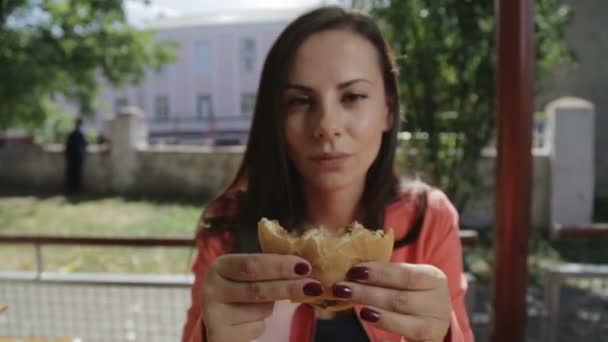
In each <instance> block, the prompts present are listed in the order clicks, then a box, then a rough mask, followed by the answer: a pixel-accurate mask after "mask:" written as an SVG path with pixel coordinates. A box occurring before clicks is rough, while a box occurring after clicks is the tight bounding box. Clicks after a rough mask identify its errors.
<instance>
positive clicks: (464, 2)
mask: <svg viewBox="0 0 608 342" xmlns="http://www.w3.org/2000/svg"><path fill="white" fill-rule="evenodd" d="M353 3H354V6H355V7H357V6H359V7H361V6H363V7H367V10H368V11H369V12H370V13H371V14H372V15H373V16H374V17H376V18H377V20H378V22H379V24H380V25H381V27H382V29H383V31H384V33H385V34H386V36H387V38H388V40H389V43H390V44H391V46H392V47H393V49H394V50H395V53H396V55H397V57H398V66H399V83H400V98H401V103H402V106H403V108H401V110H402V111H401V113H402V114H403V115H404V117H405V120H404V123H403V127H402V129H403V130H404V131H408V132H412V134H413V136H412V139H410V140H408V141H407V143H405V146H404V147H406V148H404V149H403V150H404V152H405V154H403V155H402V157H403V161H404V163H405V165H406V167H407V169H408V170H415V171H420V172H421V174H422V175H423V178H425V177H426V180H427V181H429V182H431V183H432V184H434V185H437V186H440V187H441V188H442V189H444V190H445V191H447V192H448V194H449V195H450V196H451V197H452V198H453V199H454V201H455V202H456V204H457V206H458V207H459V208H460V209H462V208H463V207H464V205H465V203H466V202H467V200H468V199H469V197H470V195H471V194H472V192H473V191H474V189H476V188H477V186H478V185H479V182H478V180H479V177H478V174H477V172H476V170H477V165H478V163H479V160H480V158H481V151H482V149H483V148H484V147H486V146H488V144H489V143H490V141H491V139H492V138H493V135H494V132H495V108H496V103H495V97H496V86H495V85H496V80H495V75H496V42H495V36H496V22H497V20H496V9H495V7H494V4H495V1H493V0H407V1H403V0H393V1H388V0H375V1H372V2H368V1H354V2H353ZM535 4H536V6H535V7H536V8H535V10H536V15H535V28H536V66H537V68H536V72H537V75H536V76H537V79H539V77H542V75H543V74H544V73H546V72H547V71H549V70H551V68H552V67H553V66H554V65H556V64H557V63H560V62H565V61H569V60H570V56H571V53H570V52H569V51H568V49H567V47H566V45H565V43H564V40H563V29H564V27H565V25H566V23H567V22H568V19H569V17H570V10H569V8H568V7H566V6H564V5H560V4H559V3H558V1H557V0H537V1H535ZM370 5H371V6H370ZM514 39H515V38H514ZM530 129H531V130H532V127H531V128H530ZM522 134H532V131H530V132H522ZM412 151H415V153H410V152H412Z"/></svg>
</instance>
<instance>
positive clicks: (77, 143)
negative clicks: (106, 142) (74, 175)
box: [65, 129, 87, 159]
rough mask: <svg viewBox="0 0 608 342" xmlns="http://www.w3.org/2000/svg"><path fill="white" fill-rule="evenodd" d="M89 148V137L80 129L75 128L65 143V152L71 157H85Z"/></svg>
mask: <svg viewBox="0 0 608 342" xmlns="http://www.w3.org/2000/svg"><path fill="white" fill-rule="evenodd" d="M86 148H87V139H86V138H85V136H84V134H82V132H81V131H80V130H79V129H75V130H73V131H72V132H71V133H70V135H69V136H68V139H67V142H66V144H65V154H66V156H67V157H68V158H71V159H83V158H84V155H85V152H86Z"/></svg>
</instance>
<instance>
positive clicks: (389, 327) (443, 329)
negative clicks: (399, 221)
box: [333, 262, 452, 342]
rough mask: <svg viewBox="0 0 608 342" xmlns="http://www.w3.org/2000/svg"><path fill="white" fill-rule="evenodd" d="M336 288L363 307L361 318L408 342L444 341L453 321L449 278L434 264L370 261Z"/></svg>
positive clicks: (356, 267)
mask: <svg viewBox="0 0 608 342" xmlns="http://www.w3.org/2000/svg"><path fill="white" fill-rule="evenodd" d="M348 279H349V281H346V282H340V283H338V284H336V285H334V287H333V292H334V295H335V296H336V297H342V298H352V299H353V300H354V301H355V302H357V303H360V304H363V305H364V308H363V309H361V318H362V319H363V320H366V321H368V322H371V323H373V324H375V325H376V326H378V327H379V328H381V329H383V330H386V331H390V332H393V333H396V334H399V335H401V336H403V337H405V339H406V340H408V341H432V342H439V341H443V340H444V338H445V336H446V334H447V331H448V328H449V326H450V321H451V312H452V308H451V300H450V293H449V289H448V283H447V278H446V276H445V274H444V273H443V272H442V271H441V270H439V269H438V268H436V267H434V266H431V265H414V264H405V263H379V262H367V263H362V264H359V265H356V266H355V267H353V268H351V270H350V271H349V273H348Z"/></svg>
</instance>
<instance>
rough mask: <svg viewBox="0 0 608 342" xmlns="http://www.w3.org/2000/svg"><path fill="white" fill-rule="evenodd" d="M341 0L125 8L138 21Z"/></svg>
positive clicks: (187, 1)
mask: <svg viewBox="0 0 608 342" xmlns="http://www.w3.org/2000/svg"><path fill="white" fill-rule="evenodd" d="M340 2H341V0H151V1H150V5H147V6H145V5H143V4H142V3H143V0H127V1H126V10H127V14H128V16H129V18H130V20H131V21H132V22H135V23H137V22H140V21H142V20H144V21H145V20H149V19H151V18H153V17H157V16H158V14H159V13H162V14H164V15H165V16H180V15H185V16H187V15H192V14H196V13H205V12H207V13H217V12H225V11H233V10H250V9H289V8H302V7H312V6H318V5H321V4H327V3H331V4H337V3H340Z"/></svg>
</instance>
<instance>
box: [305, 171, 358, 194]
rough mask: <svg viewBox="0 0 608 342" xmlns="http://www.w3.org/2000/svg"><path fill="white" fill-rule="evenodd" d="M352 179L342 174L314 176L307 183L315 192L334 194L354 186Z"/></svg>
mask: <svg viewBox="0 0 608 342" xmlns="http://www.w3.org/2000/svg"><path fill="white" fill-rule="evenodd" d="M354 183H355V182H353V179H352V177H349V176H348V175H345V174H343V173H335V174H323V175H316V176H315V177H314V179H312V180H311V182H309V184H310V185H312V186H313V187H314V188H315V189H317V191H321V192H334V191H337V190H341V189H344V188H347V187H349V186H352V185H354Z"/></svg>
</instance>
